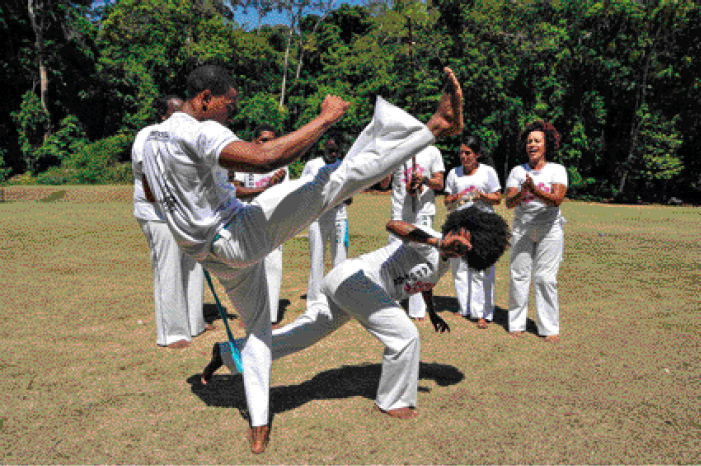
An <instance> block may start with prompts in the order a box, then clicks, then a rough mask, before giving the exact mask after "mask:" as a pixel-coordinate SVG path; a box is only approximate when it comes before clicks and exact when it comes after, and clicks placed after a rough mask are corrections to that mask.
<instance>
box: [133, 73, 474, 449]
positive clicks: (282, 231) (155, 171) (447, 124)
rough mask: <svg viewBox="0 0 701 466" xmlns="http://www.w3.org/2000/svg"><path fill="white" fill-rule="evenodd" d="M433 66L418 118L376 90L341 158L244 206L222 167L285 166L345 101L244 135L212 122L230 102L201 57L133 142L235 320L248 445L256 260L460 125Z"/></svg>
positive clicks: (265, 349)
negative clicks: (161, 118)
mask: <svg viewBox="0 0 701 466" xmlns="http://www.w3.org/2000/svg"><path fill="white" fill-rule="evenodd" d="M445 71H446V75H447V78H448V86H447V92H446V93H445V94H444V95H443V96H442V97H441V100H440V103H439V105H438V109H437V110H436V113H435V114H434V115H433V116H432V117H431V119H430V120H429V122H428V123H427V124H426V125H424V124H423V123H421V122H419V121H418V120H416V119H415V118H413V117H412V116H410V115H409V114H407V113H406V112H404V111H403V110H400V109H399V108H397V107H395V106H393V105H391V104H390V103H388V102H387V101H385V100H384V99H382V98H381V97H378V99H377V104H376V106H375V111H374V115H373V119H372V121H371V122H370V124H369V125H368V126H367V127H366V128H365V129H364V130H363V132H362V133H361V134H360V136H359V137H358V139H357V140H356V141H355V143H354V144H353V146H352V147H351V149H350V151H349V152H348V154H347V155H346V157H345V158H344V160H343V161H342V162H336V163H334V164H330V165H327V166H325V167H323V168H322V169H321V170H319V172H318V173H317V174H316V176H314V177H302V178H300V179H298V180H294V181H290V182H289V183H284V184H279V185H276V186H274V187H272V188H270V189H268V190H266V191H265V192H263V193H262V194H261V195H259V196H258V197H257V198H256V199H254V200H253V202H251V203H249V204H244V203H242V202H241V201H239V200H238V199H237V198H236V197H235V188H233V185H231V184H230V183H229V182H228V176H227V170H236V171H249V172H256V173H264V172H269V171H271V170H274V169H277V168H281V167H284V166H286V165H289V164H290V163H291V162H293V161H294V160H296V159H298V158H299V157H300V156H301V155H302V154H304V153H305V151H306V150H308V149H309V148H310V147H311V146H312V145H313V144H314V143H315V142H316V141H317V140H318V139H319V138H320V137H321V136H322V134H324V132H326V131H327V130H328V129H329V128H331V126H332V125H333V124H334V123H336V122H337V121H338V120H340V119H341V118H342V117H343V115H344V113H345V112H346V110H347V109H348V107H349V105H350V104H349V103H348V102H345V101H343V100H342V99H340V98H339V97H336V96H327V97H326V98H325V99H324V101H323V102H322V104H321V112H320V113H319V115H318V116H317V117H315V118H314V119H312V120H311V121H310V122H309V123H307V124H305V125H304V126H302V127H301V128H300V129H298V130H297V131H295V132H292V133H289V134H287V135H285V136H283V137H281V138H278V139H275V140H273V141H269V142H266V143H264V144H254V143H249V142H246V141H241V140H240V139H239V138H237V137H236V135H234V133H232V132H231V131H230V130H229V129H227V128H226V127H225V126H224V125H225V124H226V123H228V122H229V121H230V120H231V118H232V117H233V114H234V112H235V111H236V107H237V102H238V92H237V91H236V88H235V86H234V82H233V79H232V78H231V75H230V74H229V73H228V72H227V71H226V70H225V69H223V68H221V67H217V66H203V67H200V68H197V69H196V70H194V71H193V72H192V73H191V74H190V75H189V76H188V78H187V99H186V101H185V104H184V105H183V108H182V112H176V113H175V114H173V116H172V117H171V118H169V119H168V120H166V121H165V122H163V123H162V124H160V125H157V126H155V127H154V128H153V130H152V131H151V133H150V135H149V136H148V138H145V140H144V141H143V145H144V147H143V151H144V175H145V177H144V178H145V181H146V182H145V184H144V188H145V189H146V192H147V195H149V196H150V197H151V198H152V199H153V200H155V202H157V204H158V207H159V209H160V210H161V212H162V213H163V218H164V219H165V221H166V223H167V224H168V227H169V228H170V229H171V231H172V233H173V236H174V237H175V239H176V241H177V242H178V244H179V245H180V247H181V248H182V249H183V250H184V251H185V252H186V253H188V254H190V255H191V256H192V257H194V258H195V259H196V260H197V261H198V262H200V263H201V264H202V265H203V266H204V267H205V268H206V269H207V270H209V271H210V272H211V273H212V274H214V275H216V276H217V278H218V279H219V281H220V283H221V284H222V286H223V287H224V289H225V290H226V292H227V295H228V297H229V301H230V302H231V304H232V306H233V307H234V308H235V309H236V310H237V311H238V312H239V314H240V315H241V317H242V320H243V322H244V324H245V326H246V333H247V335H248V338H247V340H246V345H245V346H244V347H243V349H242V351H241V356H242V361H243V368H244V374H243V382H244V387H245V391H246V400H247V403H248V410H249V413H250V421H251V429H250V431H249V441H250V443H251V450H252V451H253V452H254V453H261V452H263V451H264V450H265V448H266V446H267V444H268V440H269V435H270V427H269V412H268V411H269V405H270V399H269V398H270V375H271V363H272V360H271V351H270V343H271V336H272V331H271V324H270V308H269V303H268V287H267V286H264V283H265V282H264V280H265V268H264V266H263V264H262V263H261V261H262V260H263V259H264V258H265V256H267V255H268V254H269V253H270V252H271V251H272V250H273V249H275V248H276V247H278V246H279V245H281V244H282V243H284V242H285V241H287V240H288V239H290V238H292V237H294V236H295V235H296V234H297V233H299V232H300V231H302V230H303V229H304V228H306V227H307V226H308V225H309V224H310V223H311V222H312V221H314V220H315V219H317V218H318V217H319V216H320V215H321V214H323V213H324V212H326V211H328V210H329V209H330V208H332V207H334V206H336V205H337V204H338V203H339V202H342V201H344V200H345V199H348V198H349V197H351V196H353V195H354V194H356V193H358V192H360V191H361V190H363V189H365V188H367V187H369V186H371V185H373V184H375V183H377V182H378V181H380V180H381V179H382V178H384V177H385V176H387V174H388V173H390V172H391V171H392V170H393V169H394V168H396V166H398V165H399V164H401V163H402V162H403V161H404V160H407V159H408V158H410V157H411V156H412V155H413V154H415V153H416V152H418V151H420V150H422V149H423V148H425V147H427V146H428V145H430V144H433V143H434V142H435V141H436V139H440V138H444V137H448V136H454V135H457V134H459V133H460V132H461V131H462V128H463V119H462V90H461V89H460V84H459V83H458V81H457V79H456V78H455V75H454V74H453V72H452V71H451V70H450V69H449V68H446V70H445Z"/></svg>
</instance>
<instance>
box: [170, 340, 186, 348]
mask: <svg viewBox="0 0 701 466" xmlns="http://www.w3.org/2000/svg"><path fill="white" fill-rule="evenodd" d="M188 346H190V342H189V341H187V340H178V341H176V342H174V343H171V344H170V345H168V348H170V349H183V348H187V347H188Z"/></svg>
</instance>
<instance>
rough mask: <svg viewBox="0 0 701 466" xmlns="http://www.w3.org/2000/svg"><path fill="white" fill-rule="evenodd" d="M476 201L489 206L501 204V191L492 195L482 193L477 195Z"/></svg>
mask: <svg viewBox="0 0 701 466" xmlns="http://www.w3.org/2000/svg"><path fill="white" fill-rule="evenodd" d="M477 199H480V200H481V201H484V202H486V203H487V204H491V205H499V204H501V191H494V192H493V193H489V194H487V193H483V192H482V191H480V192H478V193H477Z"/></svg>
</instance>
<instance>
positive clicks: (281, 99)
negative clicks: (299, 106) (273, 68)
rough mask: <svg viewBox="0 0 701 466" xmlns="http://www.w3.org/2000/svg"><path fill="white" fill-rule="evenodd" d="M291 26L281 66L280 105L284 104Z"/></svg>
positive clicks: (290, 44)
mask: <svg viewBox="0 0 701 466" xmlns="http://www.w3.org/2000/svg"><path fill="white" fill-rule="evenodd" d="M293 32H294V31H293V30H292V26H290V31H289V33H288V34H287V47H286V48H285V64H284V65H283V67H282V87H281V89H280V107H282V106H283V105H285V88H286V86H287V65H288V62H289V58H290V47H292V33H293Z"/></svg>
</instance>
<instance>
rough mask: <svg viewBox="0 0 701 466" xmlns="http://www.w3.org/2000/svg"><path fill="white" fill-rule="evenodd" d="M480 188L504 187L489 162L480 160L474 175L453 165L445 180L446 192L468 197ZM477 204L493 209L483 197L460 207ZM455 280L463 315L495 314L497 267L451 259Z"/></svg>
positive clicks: (489, 317)
mask: <svg viewBox="0 0 701 466" xmlns="http://www.w3.org/2000/svg"><path fill="white" fill-rule="evenodd" d="M477 191H481V192H483V193H485V194H491V193H495V192H498V191H501V184H500V183H499V177H498V176H497V172H496V171H495V170H494V169H493V168H492V167H490V166H489V165H485V164H479V165H478V166H477V169H476V170H475V172H474V173H473V174H472V175H465V171H464V169H463V167H462V166H459V167H457V168H454V169H453V170H451V171H450V173H448V178H447V179H446V181H445V192H446V193H447V194H457V193H462V194H463V195H464V196H466V199H469V196H470V194H471V193H476V192H477ZM472 205H474V206H476V207H477V208H479V209H482V210H485V211H487V212H494V207H493V206H492V205H491V204H489V203H487V202H484V201H482V200H474V201H472V200H468V201H467V202H465V203H464V204H462V205H461V206H460V207H458V209H466V208H468V207H470V206H472ZM451 265H452V269H453V280H454V282H455V292H456V294H457V298H458V303H459V304H460V315H462V316H464V317H467V316H468V315H469V316H470V317H472V318H473V319H485V320H488V321H491V320H492V319H493V318H494V281H495V269H496V268H495V267H494V266H492V267H490V268H488V269H487V270H484V271H479V270H475V269H473V268H470V267H468V265H467V263H466V262H465V261H464V260H461V259H452V260H451Z"/></svg>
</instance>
